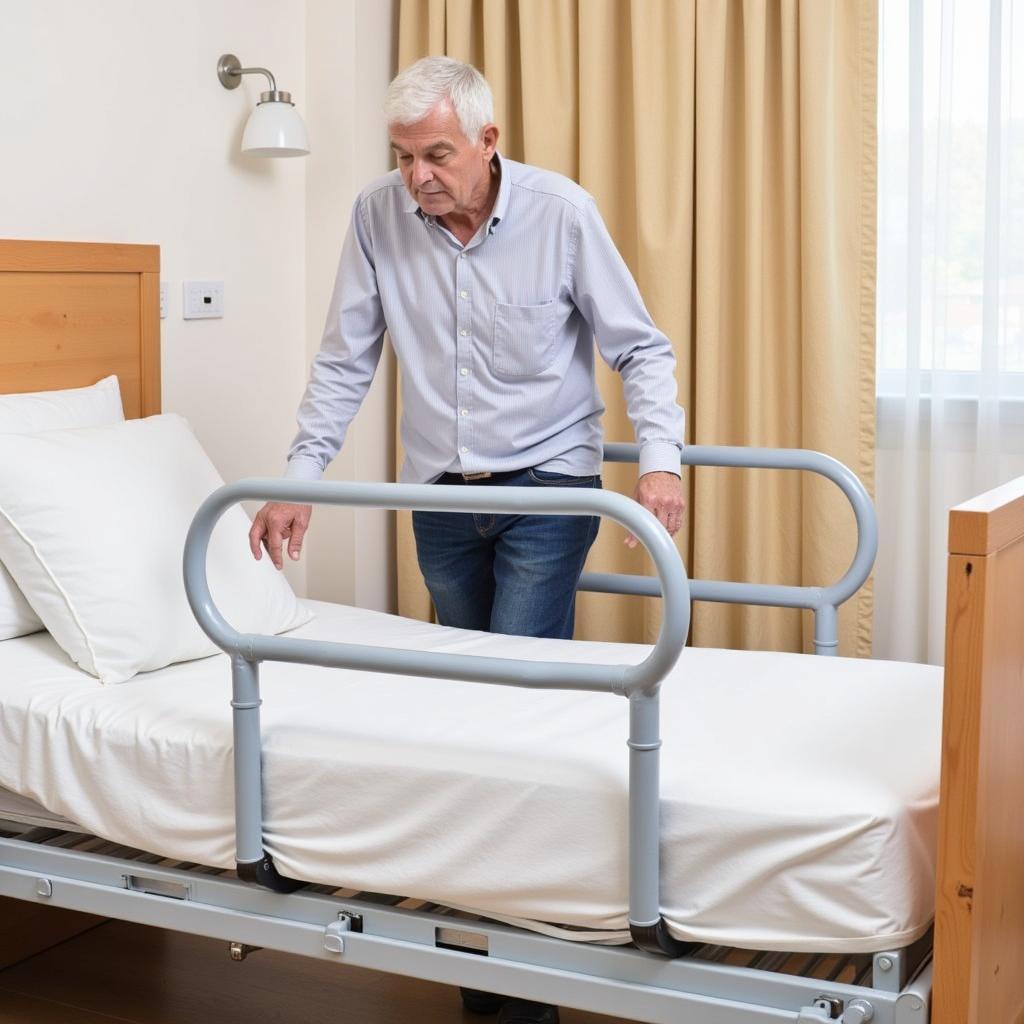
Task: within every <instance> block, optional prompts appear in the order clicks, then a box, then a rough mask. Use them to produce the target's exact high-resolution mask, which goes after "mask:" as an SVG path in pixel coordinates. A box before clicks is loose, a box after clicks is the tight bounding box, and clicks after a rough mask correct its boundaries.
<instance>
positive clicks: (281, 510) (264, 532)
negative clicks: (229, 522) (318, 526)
mask: <svg viewBox="0 0 1024 1024" xmlns="http://www.w3.org/2000/svg"><path fill="white" fill-rule="evenodd" d="M312 514H313V506H312V505H286V504H283V503H281V502H277V501H268V502H267V503H266V505H264V506H263V508H261V509H260V510H259V512H257V513H256V518H255V519H254V520H253V523H252V529H251V530H249V547H250V549H251V550H252V557H253V558H255V559H256V561H257V562H258V561H259V560H260V559H261V558H262V557H263V548H266V549H267V554H269V555H270V560H271V561H272V562H273V563H274V565H275V567H276V568H278V569H280V568H281V566H282V564H283V562H282V560H281V543H282V541H284V540H287V541H288V554H289V556H290V557H291V558H292V559H296V558H298V557H299V552H300V551H301V550H302V538H303V537H305V536H306V530H307V529H308V527H309V517H310V516H311V515H312Z"/></svg>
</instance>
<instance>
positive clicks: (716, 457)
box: [578, 442, 878, 655]
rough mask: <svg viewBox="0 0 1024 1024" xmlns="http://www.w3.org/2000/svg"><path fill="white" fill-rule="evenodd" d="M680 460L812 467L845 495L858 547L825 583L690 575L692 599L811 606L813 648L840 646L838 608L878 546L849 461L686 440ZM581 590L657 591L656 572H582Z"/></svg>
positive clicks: (610, 452) (620, 454) (628, 451)
mask: <svg viewBox="0 0 1024 1024" xmlns="http://www.w3.org/2000/svg"><path fill="white" fill-rule="evenodd" d="M604 461H605V462H639V461H640V446H639V445H636V444H622V443H617V442H615V443H609V444H606V445H605V446H604ZM679 461H680V463H681V464H682V465H684V466H719V467H729V468H738V469H789V470H804V471H806V472H810V473H816V474H818V475H819V476H823V477H825V479H827V480H830V481H831V482H832V483H834V484H835V485H836V486H837V487H838V488H839V489H840V490H841V491H842V492H843V494H845V495H846V497H847V499H848V500H849V502H850V505H851V507H852V508H853V514H854V517H855V518H856V522H857V547H856V551H855V552H854V556H853V560H852V561H851V563H850V566H849V568H848V569H847V570H846V572H845V573H844V574H843V576H842V577H841V578H840V579H839V580H837V581H836V582H835V583H833V584H831V585H830V586H826V587H806V586H804V587H793V586H782V585H779V584H771V583H734V582H727V581H723V580H699V579H691V580H690V599H691V601H715V602H719V603H727V604H754V605H770V606H772V607H779V608H806V609H809V610H811V611H813V612H814V653H815V654H824V655H835V654H836V653H837V652H838V647H839V632H838V630H839V623H838V609H839V606H840V605H841V604H843V602H844V601H848V600H849V599H850V598H851V597H853V595H854V594H855V593H856V592H857V591H858V590H859V589H860V588H861V587H862V586H863V584H864V582H865V581H866V580H867V578H868V576H869V575H870V574H871V567H872V566H873V565H874V562H875V555H876V554H877V552H878V518H877V516H876V515H875V508H874V505H873V504H872V502H871V498H870V497H869V496H868V492H867V491H866V490H865V489H864V485H863V484H862V483H861V482H860V480H858V479H857V477H856V475H855V474H854V473H853V472H852V470H850V469H849V468H848V467H847V466H844V465H843V463H841V462H839V461H838V460H837V459H834V458H832V457H831V456H830V455H823V454H822V453H821V452H813V451H806V450H804V449H802V448H739V447H730V446H727V445H689V446H687V447H684V448H683V450H682V452H681V453H680V458H679ZM578 589H579V590H589V591H593V592H595V593H605V594H633V595H637V596H641V597H660V596H661V590H660V587H659V585H658V579H657V577H654V576H631V575H628V574H626V573H597V572H585V573H584V574H583V576H582V577H581V578H580V583H579V587H578Z"/></svg>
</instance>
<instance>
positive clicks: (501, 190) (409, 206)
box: [402, 150, 512, 234]
mask: <svg viewBox="0 0 1024 1024" xmlns="http://www.w3.org/2000/svg"><path fill="white" fill-rule="evenodd" d="M491 163H492V164H493V165H494V166H495V167H496V168H497V169H498V173H499V174H500V175H501V178H500V180H499V182H498V195H497V198H495V200H494V209H493V210H491V222H490V224H489V225H488V226H487V233H488V234H490V233H491V232H493V231H494V229H495V228H496V227H497V226H498V225H499V224H500V223H501V221H502V219H503V218H504V216H505V212H506V210H508V197H509V193H510V191H511V189H512V183H511V182H510V181H509V179H508V174H509V168H508V167H507V165H506V164H505V162H504V160H502V158H501V154H500V153H498V151H497V150H495V151H494V156H493V157H491ZM402 187H403V188H405V186H404V185H403V186H402ZM405 196H406V199H405V212H406V213H415V214H417V215H418V216H419V218H420V220H422V221H424V222H425V223H428V224H431V223H433V221H434V218H433V217H431V216H429V215H428V214H426V213H424V212H423V210H421V209H420V204H419V203H417V202H416V200H415V199H413V197H412V196H411V195H410V194H409V190H408V189H405Z"/></svg>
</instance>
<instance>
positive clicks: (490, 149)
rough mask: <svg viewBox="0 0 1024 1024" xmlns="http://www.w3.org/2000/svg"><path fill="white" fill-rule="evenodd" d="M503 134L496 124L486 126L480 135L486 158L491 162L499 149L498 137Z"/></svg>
mask: <svg viewBox="0 0 1024 1024" xmlns="http://www.w3.org/2000/svg"><path fill="white" fill-rule="evenodd" d="M500 134H501V132H499V131H498V126H497V125H496V124H488V125H484V130H483V131H482V132H481V133H480V141H481V142H482V143H483V144H484V156H485V157H486V158H487V159H488V160H490V159H491V157H492V156H494V151H495V150H496V149H497V148H498V136H499V135H500Z"/></svg>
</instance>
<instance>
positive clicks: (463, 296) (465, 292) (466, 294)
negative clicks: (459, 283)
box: [459, 288, 469, 299]
mask: <svg viewBox="0 0 1024 1024" xmlns="http://www.w3.org/2000/svg"><path fill="white" fill-rule="evenodd" d="M459 295H460V296H461V297H462V298H463V299H466V298H468V297H469V292H467V291H466V289H465V288H463V289H462V291H461V292H459Z"/></svg>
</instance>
